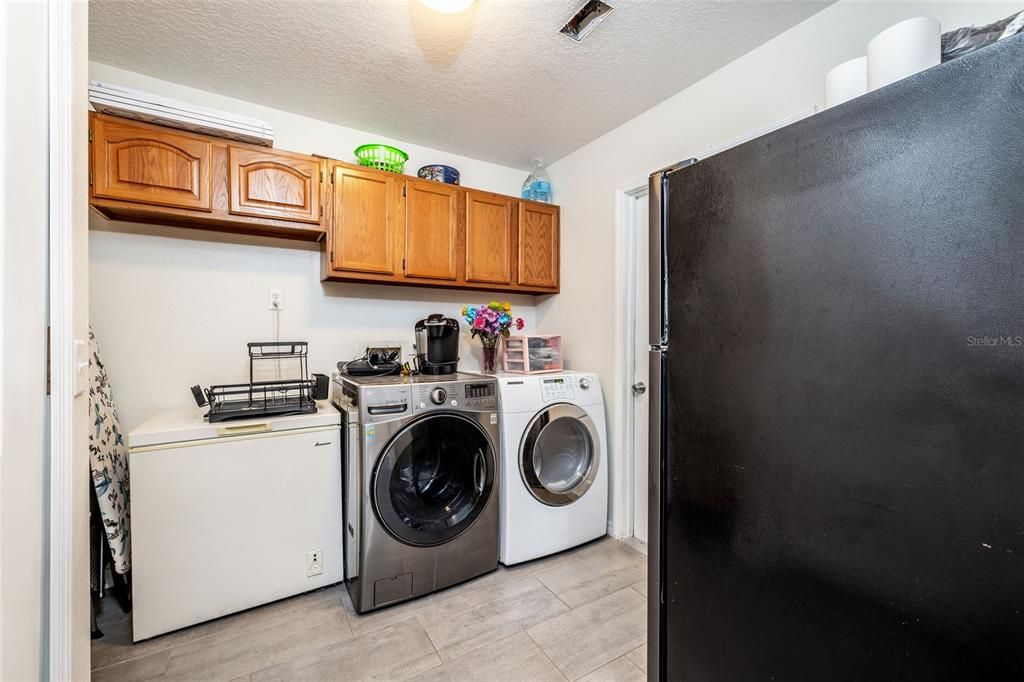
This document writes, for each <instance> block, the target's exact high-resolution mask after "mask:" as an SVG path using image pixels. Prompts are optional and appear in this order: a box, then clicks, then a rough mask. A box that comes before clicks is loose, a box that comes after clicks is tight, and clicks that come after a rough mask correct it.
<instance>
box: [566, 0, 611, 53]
mask: <svg viewBox="0 0 1024 682" xmlns="http://www.w3.org/2000/svg"><path fill="white" fill-rule="evenodd" d="M614 9H615V8H614V7H612V6H611V5H609V4H608V3H605V2H601V0H589V2H587V4H585V5H583V7H581V8H580V11H579V12H577V13H576V14H574V15H573V17H572V19H570V20H569V21H567V22H565V26H563V27H562V30H560V31H559V33H561V34H562V35H564V36H568V37H569V38H572V39H573V40H575V41H576V42H577V43H578V42H580V41H581V40H583V39H584V38H586V37H587V36H588V35H589V34H590V32H591V31H593V30H594V29H595V28H597V25H598V24H600V23H601V22H602V21H604V19H605V17H607V16H608V15H609V14H611V13H612V10H614Z"/></svg>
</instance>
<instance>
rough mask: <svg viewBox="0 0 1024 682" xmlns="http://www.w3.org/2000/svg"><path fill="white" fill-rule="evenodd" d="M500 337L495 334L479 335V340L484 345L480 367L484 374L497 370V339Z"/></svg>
mask: <svg viewBox="0 0 1024 682" xmlns="http://www.w3.org/2000/svg"><path fill="white" fill-rule="evenodd" d="M500 339H501V337H500V336H498V335H497V334H494V335H487V336H484V335H481V336H480V341H481V342H482V343H483V346H484V359H483V363H482V365H481V367H480V369H481V371H482V372H484V373H485V374H494V373H496V372H497V371H498V341H499V340H500Z"/></svg>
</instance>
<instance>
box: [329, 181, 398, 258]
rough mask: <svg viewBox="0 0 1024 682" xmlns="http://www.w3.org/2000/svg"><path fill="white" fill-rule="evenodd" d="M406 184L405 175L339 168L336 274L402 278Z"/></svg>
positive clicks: (332, 244) (334, 228)
mask: <svg viewBox="0 0 1024 682" xmlns="http://www.w3.org/2000/svg"><path fill="white" fill-rule="evenodd" d="M402 185H403V178H402V176H400V175H392V174H390V173H380V172H375V171H366V170H358V169H356V168H352V167H348V166H342V165H340V164H339V165H336V166H335V167H334V220H333V223H332V226H331V235H330V238H329V242H330V265H331V269H332V270H335V271H339V270H340V271H347V272H361V273H373V274H378V275H399V274H400V272H401V270H400V267H399V263H398V260H399V258H398V257H397V254H399V253H401V236H402V229H403V228H404V221H402V219H401V218H402Z"/></svg>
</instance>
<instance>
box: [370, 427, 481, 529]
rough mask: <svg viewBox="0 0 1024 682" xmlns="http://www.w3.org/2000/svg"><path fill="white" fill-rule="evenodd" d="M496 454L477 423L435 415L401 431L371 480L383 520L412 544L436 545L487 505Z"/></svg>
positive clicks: (467, 522) (464, 525) (382, 456)
mask: <svg viewBox="0 0 1024 682" xmlns="http://www.w3.org/2000/svg"><path fill="white" fill-rule="evenodd" d="M494 468H495V457H494V451H493V449H492V448H491V444H490V441H489V440H488V439H487V435H486V434H485V433H484V430H483V429H482V428H481V427H480V425H479V424H477V423H476V422H474V421H472V420H471V419H467V418H466V417H463V416H461V415H457V414H433V415H430V416H427V417H424V418H423V419H418V420H416V421H414V422H412V423H410V424H409V425H408V426H406V427H405V428H403V429H402V430H401V431H399V432H398V433H397V434H395V436H394V437H393V438H392V439H391V441H390V442H389V443H388V444H387V446H386V447H385V448H384V454H382V455H381V457H380V459H379V460H378V464H377V470H376V472H375V473H374V480H373V483H372V486H371V487H372V490H373V505H374V508H375V509H376V511H377V515H378V516H379V517H380V520H381V523H383V524H384V527H385V528H386V529H387V530H388V532H389V533H391V535H393V536H394V537H395V538H397V539H398V540H401V541H402V542H405V543H407V544H411V545H421V546H423V545H439V544H441V543H444V542H448V541H449V540H452V539H453V538H455V537H457V536H458V535H459V534H461V533H462V532H463V531H465V530H466V529H468V528H469V527H470V526H471V525H473V522H474V521H476V519H477V517H478V516H480V514H481V512H483V510H484V507H486V506H487V500H488V499H489V498H490V495H491V488H492V487H493V485H494Z"/></svg>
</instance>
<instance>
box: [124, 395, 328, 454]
mask: <svg viewBox="0 0 1024 682" xmlns="http://www.w3.org/2000/svg"><path fill="white" fill-rule="evenodd" d="M204 414H206V409H205V408H196V409H193V410H180V411H175V412H162V413H160V414H158V415H155V416H153V417H150V418H149V419H147V420H146V421H144V422H142V423H141V424H139V425H138V426H137V427H135V428H134V429H132V430H131V432H130V433H129V434H128V447H129V449H133V448H143V447H153V446H160V445H171V444H174V443H184V442H188V441H193V440H206V439H211V438H237V437H238V436H246V435H251V434H254V433H285V432H288V431H294V430H295V429H308V428H312V427H318V426H339V427H340V425H341V413H340V412H338V410H337V409H335V408H334V406H333V405H331V404H330V403H329V402H327V401H326V400H320V401H317V411H316V413H315V414H297V415H291V416H286V417H280V416H278V417H266V418H264V419H238V420H232V421H224V422H218V423H216V424H211V423H209V422H208V421H206V420H205V419H204V418H203V415H204Z"/></svg>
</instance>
